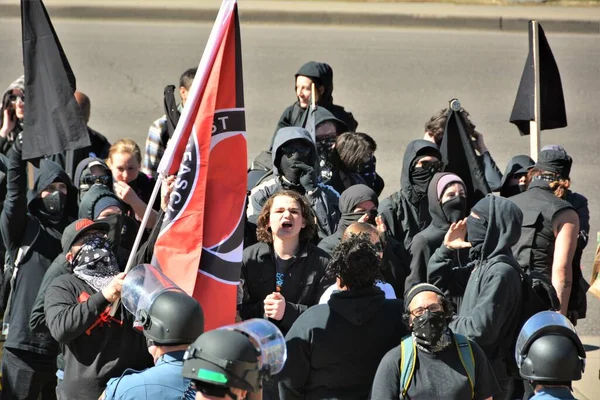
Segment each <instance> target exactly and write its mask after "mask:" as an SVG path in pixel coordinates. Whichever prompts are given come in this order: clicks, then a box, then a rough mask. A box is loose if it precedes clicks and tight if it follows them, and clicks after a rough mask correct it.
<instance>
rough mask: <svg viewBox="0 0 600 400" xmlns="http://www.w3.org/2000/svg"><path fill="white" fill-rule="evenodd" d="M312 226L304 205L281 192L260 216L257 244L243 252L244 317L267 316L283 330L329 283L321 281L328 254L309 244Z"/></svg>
mask: <svg viewBox="0 0 600 400" xmlns="http://www.w3.org/2000/svg"><path fill="white" fill-rule="evenodd" d="M315 230H316V226H315V223H314V216H313V213H312V211H311V209H310V206H309V205H308V202H307V201H306V199H305V198H304V197H302V195H300V194H298V193H297V192H294V191H289V190H286V191H281V192H278V193H276V194H275V195H273V196H272V197H271V198H269V199H268V200H267V202H266V203H265V205H264V207H263V210H262V212H261V214H260V216H259V217H258V231H257V233H258V240H259V243H256V244H254V245H252V246H250V247H248V248H246V249H245V250H244V257H243V260H242V279H243V280H244V289H245V291H246V293H245V298H244V300H243V302H242V304H241V306H240V310H239V312H240V316H241V317H242V319H250V318H262V317H263V316H267V317H268V318H269V320H270V321H271V322H273V323H274V324H275V325H277V327H278V328H279V329H280V330H281V331H282V332H283V333H285V332H287V331H288V330H289V329H290V327H291V326H292V324H293V323H294V321H295V320H296V319H297V318H298V316H299V315H300V314H301V313H303V312H304V311H305V310H306V309H307V308H308V307H310V306H312V305H314V304H318V303H319V298H320V297H321V295H322V294H323V292H324V291H325V289H326V288H327V287H328V286H329V285H331V283H332V281H331V280H329V279H327V278H325V269H326V267H327V262H328V261H329V255H328V254H327V253H326V252H324V251H323V250H321V249H319V248H318V247H316V246H315V245H313V244H311V243H309V240H310V238H312V236H313V235H314V232H315Z"/></svg>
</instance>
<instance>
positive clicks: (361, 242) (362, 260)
mask: <svg viewBox="0 0 600 400" xmlns="http://www.w3.org/2000/svg"><path fill="white" fill-rule="evenodd" d="M326 275H327V277H328V278H330V279H335V278H340V280H341V284H342V286H345V287H347V288H348V290H357V289H363V288H367V287H370V286H373V285H374V284H375V282H376V281H378V280H382V279H383V274H382V272H381V259H380V258H379V256H378V255H377V250H376V249H375V246H373V243H371V235H369V234H368V233H360V234H358V235H351V236H350V237H349V238H348V239H346V240H343V241H342V242H340V244H338V245H337V247H336V248H335V249H334V250H333V253H332V254H331V260H330V261H329V264H328V265H327V273H326Z"/></svg>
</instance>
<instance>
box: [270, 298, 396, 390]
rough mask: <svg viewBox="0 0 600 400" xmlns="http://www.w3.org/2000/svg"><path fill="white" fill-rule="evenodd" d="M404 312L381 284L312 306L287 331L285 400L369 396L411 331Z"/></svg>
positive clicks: (283, 377)
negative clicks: (385, 361) (380, 369)
mask: <svg viewBox="0 0 600 400" xmlns="http://www.w3.org/2000/svg"><path fill="white" fill-rule="evenodd" d="M402 312H403V303H402V301H401V300H386V299H385V295H384V294H383V292H382V291H381V290H380V289H379V288H377V287H370V288H365V289H359V290H355V291H344V292H337V293H334V294H333V295H332V296H331V298H330V299H329V302H328V303H327V304H320V305H317V306H314V307H311V308H310V309H308V310H307V311H306V312H305V313H304V314H302V315H301V316H300V317H299V318H298V319H297V320H296V322H295V323H294V325H293V326H292V329H290V331H289V332H288V334H287V335H286V342H287V351H288V362H287V363H286V364H285V366H284V369H283V371H282V372H281V373H280V374H279V375H278V377H279V380H280V383H279V392H280V395H281V398H282V400H288V399H357V400H358V399H361V400H363V399H366V398H368V396H369V392H370V391H371V385H372V383H373V378H374V377H375V372H376V371H377V366H378V365H379V362H380V361H381V359H382V358H383V356H384V355H385V354H386V353H387V352H388V351H389V350H390V349H392V348H393V347H395V346H397V345H398V342H399V341H400V340H401V339H402V337H403V336H404V335H406V334H407V330H406V327H405V326H404V324H403V323H402V318H401V316H402Z"/></svg>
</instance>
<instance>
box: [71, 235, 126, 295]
mask: <svg viewBox="0 0 600 400" xmlns="http://www.w3.org/2000/svg"><path fill="white" fill-rule="evenodd" d="M73 274H74V275H75V276H76V277H78V278H79V279H81V280H82V281H84V282H86V283H87V284H88V285H90V286H91V287H93V288H94V289H96V290H97V291H101V290H102V289H104V288H105V287H106V286H107V285H108V283H109V282H110V281H111V280H112V279H113V278H114V277H115V276H116V275H118V274H119V266H118V265H117V259H116V258H115V256H114V254H113V253H112V252H111V251H110V245H109V243H108V240H106V237H105V236H104V235H101V234H97V235H92V236H89V237H88V238H86V240H85V242H84V243H83V246H81V249H80V250H79V252H77V255H75V259H74V260H73Z"/></svg>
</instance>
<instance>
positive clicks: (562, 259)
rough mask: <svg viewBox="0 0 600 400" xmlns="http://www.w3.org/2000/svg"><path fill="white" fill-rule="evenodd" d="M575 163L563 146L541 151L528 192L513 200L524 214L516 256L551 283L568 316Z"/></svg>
mask: <svg viewBox="0 0 600 400" xmlns="http://www.w3.org/2000/svg"><path fill="white" fill-rule="evenodd" d="M572 162H573V160H572V159H571V157H569V155H568V154H567V152H566V151H565V150H564V149H563V148H562V147H559V148H550V149H548V150H544V151H541V152H540V154H539V157H538V161H537V162H536V164H535V166H534V167H533V168H532V169H531V170H530V171H529V174H528V179H529V181H530V182H529V185H528V187H527V191H526V192H524V193H521V194H519V195H516V196H513V197H511V200H512V201H513V202H514V203H515V204H516V205H517V206H519V208H520V209H521V211H522V212H523V225H522V229H523V234H522V235H521V238H520V240H519V242H518V243H516V244H515V246H514V248H513V252H514V254H515V257H516V258H517V260H518V261H519V264H521V267H523V269H524V270H525V271H526V272H528V273H531V272H536V273H540V274H542V275H543V276H544V277H546V278H547V280H548V281H551V282H552V286H554V289H556V294H557V295H558V300H559V301H560V311H561V313H562V314H563V315H565V316H566V315H567V311H568V308H569V298H570V295H571V291H572V287H573V256H574V254H575V251H576V249H577V244H578V243H577V238H578V234H579V217H578V215H577V212H575V210H574V209H573V206H572V205H571V204H570V203H569V202H567V201H566V200H564V199H565V198H566V196H567V193H568V189H569V187H570V180H569V174H570V170H571V164H572Z"/></svg>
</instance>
